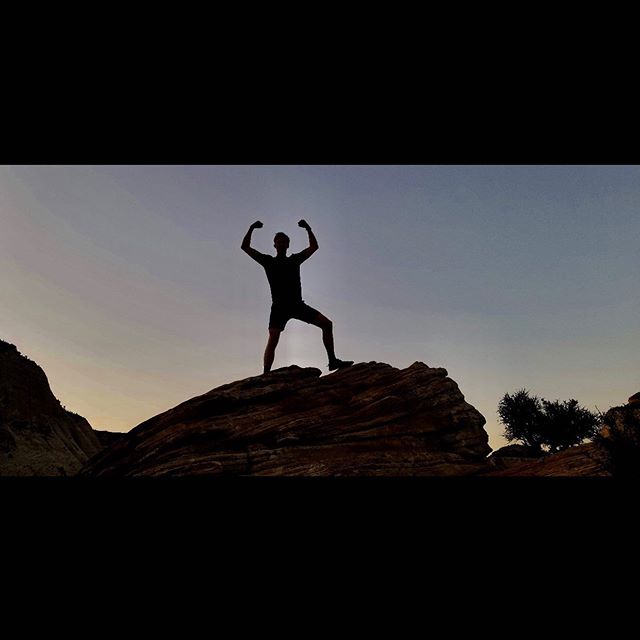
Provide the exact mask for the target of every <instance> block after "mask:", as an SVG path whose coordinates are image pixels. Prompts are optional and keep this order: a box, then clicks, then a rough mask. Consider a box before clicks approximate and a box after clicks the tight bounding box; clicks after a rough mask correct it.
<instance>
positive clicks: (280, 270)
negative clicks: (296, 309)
mask: <svg viewBox="0 0 640 640" xmlns="http://www.w3.org/2000/svg"><path fill="white" fill-rule="evenodd" d="M256 260H257V261H258V262H259V263H260V264H261V265H262V266H263V267H264V270H265V272H266V273H267V279H268V280H269V285H270V287H271V300H272V301H273V304H278V305H291V304H295V303H296V302H301V301H302V284H301V283H300V265H301V264H302V262H303V261H304V258H303V256H302V255H301V254H300V253H294V254H292V255H290V256H286V257H284V258H279V257H278V256H270V255H267V254H265V253H261V254H260V257H259V258H256Z"/></svg>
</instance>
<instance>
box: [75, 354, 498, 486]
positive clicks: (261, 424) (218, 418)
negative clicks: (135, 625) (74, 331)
mask: <svg viewBox="0 0 640 640" xmlns="http://www.w3.org/2000/svg"><path fill="white" fill-rule="evenodd" d="M320 374H321V372H320V370H319V369H315V368H300V367H297V366H290V367H285V368H281V369H276V370H275V371H272V372H271V373H270V374H268V375H265V376H256V377H251V378H247V379H244V380H238V381H236V382H232V383H230V384H227V385H224V386H221V387H218V388H216V389H213V390H212V391H209V392H208V393H206V394H204V395H202V396H199V397H196V398H192V399H191V400H188V401H186V402H184V403H182V404H180V405H178V406H177V407H174V408H173V409H169V410H168V411H166V412H164V413H162V414H160V415H158V416H155V417H154V418H151V419H149V420H147V421H145V422H143V423H142V424H140V425H138V426H137V427H135V428H134V429H132V430H131V431H130V432H128V433H127V434H125V435H124V436H123V437H121V438H119V439H117V440H115V441H114V442H113V443H112V444H111V445H110V446H109V448H108V449H105V450H104V451H103V452H101V453H100V454H99V455H97V456H96V457H95V458H93V459H92V460H91V461H90V462H89V463H88V464H87V465H86V466H85V468H84V469H83V470H82V471H81V475H84V476H111V477H125V476H197V475H211V476H222V475H249V476H252V475H257V476H450V475H473V474H476V473H478V472H481V471H484V470H486V469H487V467H488V464H489V463H488V462H487V459H486V456H487V454H488V453H489V452H490V451H491V449H490V447H489V445H488V436H487V433H486V432H485V430H484V429H483V426H484V424H485V419H484V417H483V416H482V415H481V414H480V413H479V412H478V411H477V410H476V409H474V407H472V406H471V405H470V404H468V403H467V402H465V399H464V396H463V395H462V393H461V392H460V389H459V388H458V385H457V384H456V383H455V382H454V381H453V380H451V379H450V378H449V377H447V371H446V370H445V369H438V368H430V367H428V366H427V365H425V364H423V363H421V362H415V363H414V364H413V365H411V366H410V367H407V368H406V369H402V370H399V369H396V368H394V367H392V366H390V365H388V364H384V363H378V362H369V363H360V364H356V365H354V366H352V367H350V368H348V369H344V370H341V371H336V372H334V373H331V374H329V375H326V376H322V377H321V375H320Z"/></svg>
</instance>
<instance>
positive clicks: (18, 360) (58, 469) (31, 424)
mask: <svg viewBox="0 0 640 640" xmlns="http://www.w3.org/2000/svg"><path fill="white" fill-rule="evenodd" d="M101 449H102V445H101V443H100V442H99V440H98V437H97V436H96V434H95V432H94V431H93V429H92V428H91V425H90V424H89V423H88V422H87V421H86V420H85V419H84V418H83V417H82V416H79V415H77V414H75V413H71V412H69V411H66V410H65V409H64V408H63V407H62V406H61V405H60V402H59V401H58V400H57V399H56V398H55V396H54V395H53V393H52V392H51V388H50V387H49V381H48V380H47V376H46V375H45V373H44V371H43V370H42V369H41V368H40V367H39V366H38V365H37V364H36V363H35V362H33V361H32V360H30V359H29V358H27V357H25V356H23V355H22V354H21V353H20V352H19V351H18V350H17V348H16V347H15V346H14V345H12V344H9V343H7V342H4V341H3V340H0V476H65V475H67V476H68V475H75V474H76V473H77V472H78V471H79V469H80V468H81V467H82V465H83V464H84V463H85V462H86V461H87V460H88V459H89V458H90V457H91V456H93V455H95V454H96V453H98V452H99V451H100V450H101Z"/></svg>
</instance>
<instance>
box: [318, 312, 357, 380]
mask: <svg viewBox="0 0 640 640" xmlns="http://www.w3.org/2000/svg"><path fill="white" fill-rule="evenodd" d="M311 324H314V325H315V326H316V327H320V328H321V329H322V343H323V344H324V348H325V349H326V350H327V356H329V369H340V368H342V367H347V366H349V365H352V364H353V361H352V360H348V361H343V360H339V359H338V358H336V353H335V349H334V343H333V322H331V320H329V318H327V317H326V316H323V315H322V314H321V313H318V315H317V317H316V319H315V321H314V322H312V323H311Z"/></svg>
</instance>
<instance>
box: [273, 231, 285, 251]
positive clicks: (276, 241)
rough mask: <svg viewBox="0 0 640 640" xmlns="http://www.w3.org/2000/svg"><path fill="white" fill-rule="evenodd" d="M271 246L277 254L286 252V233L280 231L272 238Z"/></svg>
mask: <svg viewBox="0 0 640 640" xmlns="http://www.w3.org/2000/svg"><path fill="white" fill-rule="evenodd" d="M273 246H274V247H275V248H276V251H277V252H278V253H280V252H281V251H286V250H287V249H288V248H289V236H288V235H287V234H286V233H282V231H278V233H276V235H275V236H274V238H273Z"/></svg>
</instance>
